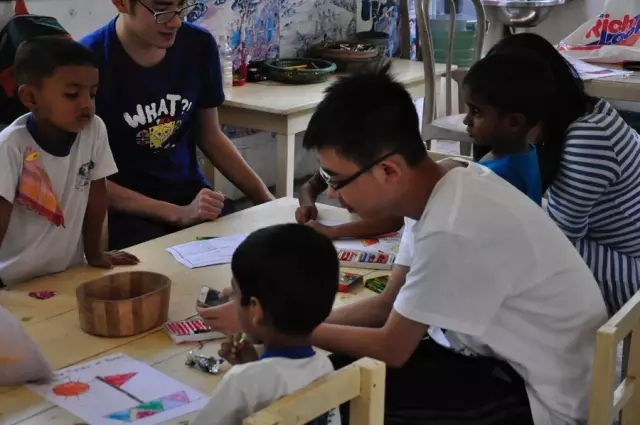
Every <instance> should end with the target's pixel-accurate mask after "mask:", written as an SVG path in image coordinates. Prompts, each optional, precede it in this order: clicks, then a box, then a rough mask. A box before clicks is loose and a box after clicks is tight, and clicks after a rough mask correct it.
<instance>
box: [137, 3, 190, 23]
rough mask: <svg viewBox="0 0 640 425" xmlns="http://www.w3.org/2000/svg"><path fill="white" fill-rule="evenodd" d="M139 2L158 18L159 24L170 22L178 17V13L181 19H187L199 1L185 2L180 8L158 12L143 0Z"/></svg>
mask: <svg viewBox="0 0 640 425" xmlns="http://www.w3.org/2000/svg"><path fill="white" fill-rule="evenodd" d="M145 1H146V0H145ZM138 3H140V4H141V5H142V7H144V8H145V9H147V10H148V11H149V12H151V14H153V17H154V19H155V20H156V23H157V24H166V23H169V22H171V20H172V19H173V18H175V17H176V15H177V16H179V17H180V20H185V19H187V16H189V13H191V11H192V10H193V8H194V7H196V5H197V3H195V2H194V1H188V2H187V4H185V5H184V6H183V7H181V8H180V9H174V10H163V11H161V12H157V11H155V10H153V9H152V8H151V7H149V6H148V5H147V4H146V3H145V2H143V1H141V0H138Z"/></svg>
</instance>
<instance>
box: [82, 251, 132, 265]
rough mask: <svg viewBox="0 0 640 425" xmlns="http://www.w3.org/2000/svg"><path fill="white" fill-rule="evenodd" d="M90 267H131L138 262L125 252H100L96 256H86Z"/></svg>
mask: <svg viewBox="0 0 640 425" xmlns="http://www.w3.org/2000/svg"><path fill="white" fill-rule="evenodd" d="M87 262H88V263H89V265H90V266H93V267H100V268H103V269H110V268H113V266H133V265H136V264H138V263H139V262H140V260H138V257H136V256H135V255H133V254H129V253H128V252H125V251H109V252H100V254H99V255H96V256H87Z"/></svg>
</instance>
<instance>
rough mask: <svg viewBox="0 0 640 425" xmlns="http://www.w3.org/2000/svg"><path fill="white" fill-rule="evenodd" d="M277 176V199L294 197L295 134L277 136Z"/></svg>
mask: <svg viewBox="0 0 640 425" xmlns="http://www.w3.org/2000/svg"><path fill="white" fill-rule="evenodd" d="M276 144H277V156H276V163H277V167H278V168H277V174H276V197H277V198H282V197H285V196H291V197H292V196H293V179H294V176H295V175H294V170H293V166H294V163H295V148H296V135H295V134H277V135H276Z"/></svg>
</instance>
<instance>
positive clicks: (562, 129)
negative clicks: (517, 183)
mask: <svg viewBox="0 0 640 425" xmlns="http://www.w3.org/2000/svg"><path fill="white" fill-rule="evenodd" d="M511 52H526V53H530V52H535V53H536V54H537V55H538V56H540V57H541V58H542V59H543V60H544V61H545V62H546V63H547V65H548V66H549V69H550V70H551V72H552V73H553V76H554V79H555V81H556V90H555V93H554V98H553V101H551V102H550V103H549V104H548V105H547V106H546V109H547V110H549V113H548V114H547V115H548V117H547V119H546V120H545V122H544V134H543V140H542V143H539V144H538V157H539V159H540V161H539V162H540V172H541V175H542V190H543V192H546V190H547V189H548V188H549V186H550V185H551V183H553V181H554V180H555V178H556V175H557V174H558V171H559V169H560V161H561V159H562V152H563V149H564V140H565V134H566V131H567V127H569V125H570V124H571V123H572V122H574V121H575V120H577V119H578V118H580V117H581V116H583V115H584V114H585V113H586V112H587V108H588V106H589V104H594V103H595V99H594V98H592V97H590V96H588V95H587V94H586V93H585V91H584V83H583V81H582V79H581V78H580V75H579V74H578V72H577V71H576V70H575V68H574V67H573V66H572V65H571V64H570V63H569V62H567V60H566V59H565V58H564V57H563V56H562V54H560V53H559V52H558V50H557V49H556V48H555V47H554V46H553V45H552V44H551V43H549V41H547V40H546V39H545V38H544V37H541V36H539V35H537V34H533V33H521V34H514V35H511V36H509V37H506V38H504V39H502V40H500V41H499V42H498V43H497V44H496V45H495V46H493V47H492V48H491V50H489V52H488V53H487V56H490V55H493V54H498V53H511Z"/></svg>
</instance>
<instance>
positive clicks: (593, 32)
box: [558, 0, 640, 64]
mask: <svg viewBox="0 0 640 425" xmlns="http://www.w3.org/2000/svg"><path fill="white" fill-rule="evenodd" d="M558 50H559V51H561V52H564V53H565V54H568V55H569V56H571V57H574V58H576V59H581V60H583V61H587V62H597V63H609V64H616V63H623V62H628V61H640V0H606V1H605V3H604V9H603V12H602V13H600V14H599V15H598V16H596V17H595V18H593V19H590V20H588V21H587V22H585V23H584V24H582V25H581V26H580V27H578V29H577V30H575V31H574V32H573V33H571V34H570V35H569V36H568V37H566V38H565V39H564V40H562V41H561V42H560V44H559V45H558Z"/></svg>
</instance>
